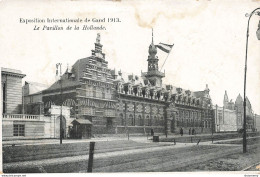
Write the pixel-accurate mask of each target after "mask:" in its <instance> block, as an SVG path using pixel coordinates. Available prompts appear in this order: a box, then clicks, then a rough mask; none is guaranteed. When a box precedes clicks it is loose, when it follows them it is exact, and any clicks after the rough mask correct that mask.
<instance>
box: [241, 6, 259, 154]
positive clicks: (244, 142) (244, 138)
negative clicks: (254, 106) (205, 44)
mask: <svg viewBox="0 0 260 177" xmlns="http://www.w3.org/2000/svg"><path fill="white" fill-rule="evenodd" d="M257 10H260V7H259V8H256V9H255V10H253V11H252V12H251V13H250V14H249V18H248V23H247V35H246V58H245V77H244V123H243V129H244V131H243V133H244V134H243V153H246V151H247V150H246V71H247V50H248V36H249V22H250V19H251V17H252V15H253V14H254V13H255V12H256V11H257ZM256 15H259V16H260V11H258V12H256ZM246 16H248V15H246ZM256 35H257V38H258V40H260V21H259V24H258V30H257V31H256Z"/></svg>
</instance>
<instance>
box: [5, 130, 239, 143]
mask: <svg viewBox="0 0 260 177" xmlns="http://www.w3.org/2000/svg"><path fill="white" fill-rule="evenodd" d="M221 134H234V133H215V134H214V135H221ZM155 135H156V134H155ZM159 136H160V137H162V138H166V135H163V134H159ZM197 136H208V137H211V136H212V134H196V135H187V134H184V135H183V136H181V135H180V134H170V135H168V136H167V137H168V138H179V137H197ZM148 138H149V139H151V138H152V136H151V135H148ZM129 139H130V140H135V141H142V142H149V141H151V140H149V141H147V135H143V136H136V135H131V134H130V136H129ZM117 140H128V136H127V135H125V136H124V135H122V136H111V137H96V138H91V139H63V140H62V143H79V142H91V141H95V142H97V141H117ZM59 143H60V140H59V139H30V140H25V139H24V140H23V139H21V140H3V141H2V144H3V146H11V145H12V144H15V145H16V146H20V145H38V144H59Z"/></svg>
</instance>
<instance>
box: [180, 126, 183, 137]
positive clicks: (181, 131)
mask: <svg viewBox="0 0 260 177" xmlns="http://www.w3.org/2000/svg"><path fill="white" fill-rule="evenodd" d="M180 134H181V136H182V135H183V129H182V128H181V129H180Z"/></svg>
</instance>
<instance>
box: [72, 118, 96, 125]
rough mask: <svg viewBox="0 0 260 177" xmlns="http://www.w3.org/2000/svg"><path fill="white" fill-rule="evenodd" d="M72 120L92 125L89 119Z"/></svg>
mask: <svg viewBox="0 0 260 177" xmlns="http://www.w3.org/2000/svg"><path fill="white" fill-rule="evenodd" d="M72 122H78V123H79V124H84V125H92V123H91V122H90V121H89V120H88V119H75V120H73V121H72Z"/></svg>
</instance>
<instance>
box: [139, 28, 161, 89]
mask: <svg viewBox="0 0 260 177" xmlns="http://www.w3.org/2000/svg"><path fill="white" fill-rule="evenodd" d="M148 53H149V56H148V59H147V61H148V69H147V72H146V73H143V75H144V77H145V78H146V79H148V80H149V82H150V83H151V85H152V86H155V87H162V78H163V77H165V74H164V73H163V72H160V71H159V68H158V61H159V59H158V56H156V54H157V48H156V46H155V45H154V43H153V32H152V43H151V44H150V46H149V50H148Z"/></svg>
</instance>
